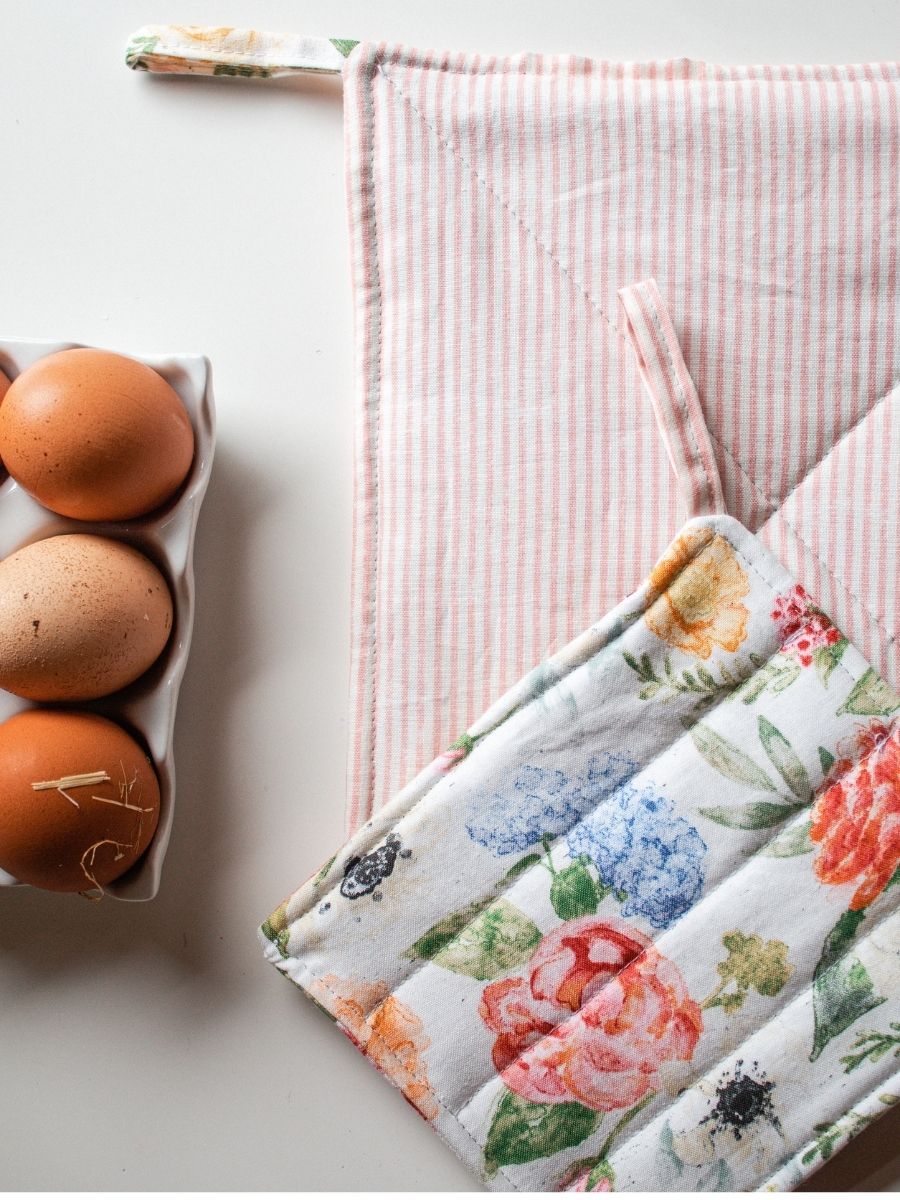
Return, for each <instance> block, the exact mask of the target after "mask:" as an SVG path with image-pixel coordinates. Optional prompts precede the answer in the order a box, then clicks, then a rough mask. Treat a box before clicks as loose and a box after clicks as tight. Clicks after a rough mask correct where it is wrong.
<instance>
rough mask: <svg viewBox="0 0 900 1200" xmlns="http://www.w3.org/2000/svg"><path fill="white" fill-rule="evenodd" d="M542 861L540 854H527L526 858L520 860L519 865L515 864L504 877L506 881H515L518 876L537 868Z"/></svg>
mask: <svg viewBox="0 0 900 1200" xmlns="http://www.w3.org/2000/svg"><path fill="white" fill-rule="evenodd" d="M540 861H541V856H540V855H539V854H526V855H525V857H524V858H520V859H519V861H518V862H517V863H514V864H513V865H512V866H511V867H510V868H509V870H508V871H507V872H506V874H505V875H504V879H515V878H516V876H517V875H521V874H522V873H523V871H527V870H529V868H531V867H536V866H537V865H538V863H539V862H540Z"/></svg>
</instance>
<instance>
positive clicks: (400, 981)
mask: <svg viewBox="0 0 900 1200" xmlns="http://www.w3.org/2000/svg"><path fill="white" fill-rule="evenodd" d="M707 530H708V531H709V533H710V537H709V538H708V539H707V541H705V542H704V543H703V544H702V545H701V546H698V547H697V548H696V549H695V550H694V553H693V554H692V556H691V557H690V558H689V559H688V560H687V561H686V562H685V564H684V566H683V567H682V568H681V571H679V573H678V575H677V576H675V577H674V578H673V581H672V582H674V579H677V578H678V577H679V576H680V574H681V572H682V571H684V570H686V569H687V567H688V566H689V565H690V563H691V562H693V561H694V559H695V558H696V557H697V556H698V555H700V554H702V553H703V551H704V549H705V548H706V547H707V546H708V545H709V543H710V541H711V540H712V539H713V537H715V536H717V535H718V536H720V537H722V538H724V539H725V540H726V541H728V544H729V545H730V546H731V547H732V549H733V550H734V552H735V554H736V555H737V556H738V557H739V558H740V560H741V561H742V562H743V563H744V565H745V566H746V567H747V568H748V570H750V571H752V572H753V573H754V574H755V575H756V576H757V577H758V578H759V579H761V580H762V582H763V583H764V584H765V585H766V587H768V588H769V590H770V591H772V592H773V593H774V592H775V585H774V584H773V583H772V581H771V580H769V579H768V578H766V576H764V575H763V574H762V572H761V571H760V570H759V568H758V567H757V566H756V565H755V564H754V563H752V562H751V561H750V560H749V559H748V558H747V557H746V556H745V555H744V554H742V553H741V551H740V550H739V549H738V548H737V547H736V546H735V545H734V543H733V542H732V541H731V540H730V539H729V538H728V537H727V535H726V534H724V533H722V531H721V530H719V529H718V528H717V527H715V526H714V525H711V524H710V525H707ZM644 600H645V602H646V600H647V597H644ZM647 606H648V607H649V605H647ZM608 644H609V645H612V644H613V643H612V641H611V642H610V643H608ZM773 645H774V642H773ZM777 653H778V649H777V647H776V648H775V649H773V651H772V654H771V655H768V656H767V657H766V659H765V661H764V663H763V667H764V666H765V665H766V664H767V663H769V662H771V660H772V658H773V657H774V656H775V655H776V654H777ZM580 665H584V664H578V665H576V666H575V667H572V668H570V669H569V671H567V672H566V674H565V675H563V676H561V677H560V679H559V680H557V681H556V682H557V684H558V683H559V682H561V681H562V680H563V679H565V678H566V676H567V675H569V674H571V673H572V672H573V671H575V670H578V666H580ZM763 667H760V668H759V670H762V669H763ZM837 669H838V670H840V671H841V672H842V673H843V674H845V675H846V676H847V679H848V681H849V682H850V683H851V684H852V683H854V682H855V680H854V678H853V676H851V675H850V672H849V671H848V670H847V668H846V665H845V664H843V663H842V662H838V664H837ZM754 674H755V673H754ZM730 695H731V693H729V694H728V695H726V696H725V697H723V698H722V699H721V700H720V701H719V702H718V703H717V704H716V705H714V708H718V707H720V706H721V705H722V704H724V703H726V702H727V700H728V698H729V696H730ZM539 699H540V698H539V697H532V698H531V699H530V700H529V701H528V702H527V703H525V704H523V705H522V707H521V709H516V710H514V711H515V712H516V713H518V712H523V711H525V710H526V709H527V708H529V707H530V706H531V705H532V704H535V703H537V702H538V700H539ZM710 711H712V710H710ZM508 715H509V716H510V717H511V716H512V715H513V713H512V712H511V713H509V714H508ZM689 736H690V734H689V732H685V733H683V734H681V735H680V736H679V737H678V738H677V739H676V740H675V741H674V742H669V743H668V744H666V745H665V746H664V747H663V748H662V749H661V750H660V751H659V752H658V753H657V754H655V755H654V756H653V758H651V759H650V760H649V761H648V762H647V763H645V764H643V765H642V766H641V768H640V772H639V773H644V772H646V771H648V770H649V769H650V767H651V766H652V765H653V763H654V762H656V761H657V760H658V759H659V758H660V757H661V756H662V755H663V754H667V753H669V752H671V750H672V749H673V748H674V747H675V746H676V745H678V744H680V743H681V742H682V741H683V740H684V739H685V738H687V737H689ZM437 782H438V781H437V780H436V781H434V782H433V783H432V785H431V788H433V787H434V786H435V784H436V783H437ZM431 788H429V790H428V791H427V792H425V793H424V794H423V795H422V796H420V797H419V799H418V800H416V802H415V803H414V804H413V805H412V807H411V808H410V809H409V810H408V811H407V812H405V813H403V814H402V815H401V816H399V817H398V818H397V820H396V821H395V822H394V823H393V824H392V825H391V826H390V827H389V829H387V830H385V831H384V832H383V833H382V834H381V835H380V836H379V837H378V838H377V839H375V840H374V841H373V842H370V843H369V848H371V846H372V845H377V844H378V843H380V842H381V841H382V840H383V839H384V837H386V836H387V835H388V833H389V832H390V831H391V830H394V829H396V828H397V827H398V826H399V825H400V823H401V822H402V821H404V820H406V819H407V818H408V817H410V816H411V815H412V814H413V812H414V811H415V809H416V808H418V807H419V805H420V804H422V803H423V801H424V800H425V799H426V798H427V796H428V794H429V792H430V791H431ZM602 803H603V801H599V802H598V804H597V805H595V806H594V809H593V810H592V811H596V810H597V808H598V807H599V806H600V804H602ZM563 836H565V835H563V834H560V835H558V836H557V837H556V838H554V839H552V842H551V845H552V846H554V847H555V846H557V845H558V844H559V841H560V839H561V838H562V837H563ZM761 848H762V847H761ZM360 849H361V848H360V847H358V846H357V847H354V850H355V851H359V850H360ZM339 853H340V852H339ZM744 865H746V864H744ZM539 869H542V868H540V867H539V865H535V866H533V867H531V868H529V870H528V871H525V872H523V873H522V874H520V875H517V876H516V877H515V878H514V879H511V880H510V881H509V882H508V883H507V884H506V886H505V887H503V888H502V889H501V890H500V891H494V890H491V891H488V892H486V893H485V894H484V895H483V896H482V897H481V900H480V901H479V902H480V903H481V904H483V905H484V906H487V905H488V904H491V903H496V902H497V901H498V900H501V899H503V898H504V897H505V896H507V895H508V893H509V892H510V891H511V890H512V889H513V888H514V887H515V886H517V884H518V883H519V882H520V881H522V880H523V879H525V878H527V876H528V875H529V874H531V873H532V872H534V871H537V870H539ZM729 878H730V876H725V877H724V878H723V879H721V880H720V881H719V883H718V884H716V886H715V888H714V889H713V891H712V892H710V893H709V894H708V895H709V896H712V895H713V894H714V892H715V891H717V890H718V888H719V887H721V886H722V884H723V883H725V882H727V880H728V879H729ZM340 882H341V881H340V880H335V882H334V884H333V885H332V887H331V889H330V890H329V891H328V892H326V893H321V894H319V895H317V896H316V897H315V900H314V901H312V900H311V901H310V903H309V904H308V905H307V907H306V908H305V909H304V910H303V912H301V913H299V914H298V915H297V916H296V917H295V918H294V919H293V920H292V921H291V923H290V926H289V928H293V927H294V926H295V925H296V924H298V923H299V922H300V921H302V920H303V919H304V917H306V916H308V915H309V914H310V913H311V911H312V909H313V907H317V906H318V905H320V904H321V903H323V902H324V901H325V900H326V899H328V898H330V897H334V895H335V893H336V892H337V891H339V889H340ZM501 883H502V879H501ZM495 887H496V885H495ZM706 898H708V897H705V898H703V899H706ZM702 902H703V901H702V900H701V901H699V902H698V903H702ZM473 903H474V901H473ZM693 907H696V905H694V906H693ZM690 911H691V910H690V909H689V910H688V912H690ZM686 915H687V913H685V914H683V916H686ZM475 919H476V918H475V917H473V920H475ZM673 928H674V926H673ZM457 936H460V935H457ZM429 966H431V963H430V961H429V960H427V959H426V960H422V961H416V960H414V961H413V962H412V964H411V965H410V967H409V968H407V969H406V970H405V971H404V972H403V973H401V974H400V975H399V976H397V978H396V979H395V982H394V984H393V986H392V988H391V991H392V992H397V991H398V990H399V989H400V988H402V987H405V986H406V985H407V984H408V983H409V982H410V981H411V980H413V979H414V978H415V977H416V976H417V975H418V974H419V972H421V971H424V970H426V969H427V968H428V967H429ZM377 1007H378V1005H376V1006H375V1008H377ZM375 1008H373V1009H371V1010H370V1011H369V1012H367V1013H366V1014H365V1016H366V1018H368V1017H370V1016H371V1015H372V1013H373V1012H374V1011H375Z"/></svg>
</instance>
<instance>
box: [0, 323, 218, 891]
mask: <svg viewBox="0 0 900 1200" xmlns="http://www.w3.org/2000/svg"><path fill="white" fill-rule="evenodd" d="M76 345H77V343H74V342H38V341H4V340H2V339H0V370H2V371H3V372H4V373H5V374H6V375H8V376H9V378H10V379H14V378H15V377H16V376H17V375H20V374H21V373H22V371H24V370H25V368H26V367H29V366H31V364H32V363H34V362H37V360H38V359H39V358H44V357H45V356H46V355H48V354H55V353H56V351H58V350H70V349H74V348H75V347H76ZM102 348H103V349H109V348H110V347H102ZM117 353H121V352H119V351H117ZM129 357H130V358H134V359H136V360H137V361H138V362H142V363H146V364H147V366H148V367H152V368H153V370H154V371H158V372H159V374H160V375H162V377H163V378H164V379H165V380H167V381H168V382H169V383H170V384H171V385H172V387H173V388H174V389H175V391H176V392H177V393H178V395H179V396H180V397H181V400H182V403H183V404H184V406H185V408H186V409H187V412H188V415H189V417H190V419H191V424H192V425H193V427H194V461H193V464H192V465H191V469H190V472H189V473H188V476H187V479H186V480H185V482H184V484H183V485H182V486H181V488H180V489H179V491H178V493H177V494H176V496H175V497H174V498H173V499H172V500H170V501H169V503H168V504H166V505H165V506H164V507H163V508H159V509H157V510H156V511H155V512H153V513H150V514H149V515H148V516H146V517H139V518H136V519H134V520H130V521H104V522H96V521H73V520H70V519H69V518H67V517H60V516H57V515H56V514H55V513H52V512H49V511H48V510H47V509H46V508H43V507H42V506H41V505H40V504H38V502H37V501H36V500H33V499H32V498H31V496H29V495H28V494H27V492H25V491H23V490H22V488H20V487H19V485H18V484H17V483H16V482H15V480H13V479H11V478H9V476H8V475H7V474H6V472H5V471H3V472H2V474H0V479H2V483H0V558H5V557H6V556H7V555H8V554H12V552H13V551H14V550H18V549H19V548H20V547H22V546H26V545H28V544H29V543H31V542H37V541H40V540H41V539H42V538H46V537H53V536H54V534H58V533H96V534H100V535H102V536H104V537H112V538H118V539H119V540H120V541H123V542H127V543H128V544H129V545H131V546H134V547H135V548H136V549H137V550H140V551H141V552H142V553H143V554H145V555H146V556H147V557H148V558H149V559H151V560H152V561H153V562H154V563H155V564H156V565H157V567H159V569H160V570H161V571H162V573H163V575H165V577H166V579H167V580H168V583H169V587H170V588H171V591H172V599H173V601H174V608H175V616H174V623H173V629H172V636H171V637H170V638H169V641H168V644H167V645H166V648H165V650H164V651H163V653H162V655H161V656H160V658H159V659H158V660H157V661H156V662H155V663H154V664H153V666H152V667H151V668H150V670H149V671H148V672H147V673H146V674H145V675H142V676H141V678H140V679H138V680H137V681H136V682H135V683H133V684H131V685H130V686H129V687H127V688H123V689H122V690H121V691H119V692H116V693H115V694H114V695H112V696H105V697H103V698H102V699H100V700H93V701H88V702H86V703H84V704H79V705H71V706H66V707H77V708H83V709H88V710H90V711H92V712H97V713H100V714H101V715H103V716H105V717H109V718H110V719H111V720H113V721H116V722H118V723H119V724H120V725H122V726H124V727H125V728H126V729H127V730H128V731H129V732H130V733H132V734H134V735H136V736H137V739H138V741H140V742H142V743H143V744H144V746H145V748H146V750H147V752H148V753H149V755H150V757H151V758H152V759H153V763H154V765H155V767H156V773H157V775H158V776H159V790H160V812H159V825H158V827H157V830H156V834H155V836H154V838H153V841H152V842H151V843H150V846H149V848H148V850H147V852H146V854H145V855H144V856H143V858H141V860H140V861H139V862H137V863H135V865H134V866H133V867H132V868H131V870H130V871H127V872H126V873H125V874H124V875H122V876H121V877H120V878H119V879H117V880H114V881H113V882H112V883H110V884H108V885H107V886H106V888H105V889H104V891H105V892H106V894H107V895H108V896H112V897H114V898H115V899H117V900H152V899H153V897H154V896H155V895H156V893H157V891H158V889H159V881H160V875H161V872H162V864H163V859H164V858H165V856H166V849H167V847H168V844H169V836H170V833H171V830H172V817H173V813H174V808H175V767H174V760H173V753H172V735H173V730H174V726H175V709H176V705H177V703H178V691H179V688H180V686H181V680H182V677H183V675H184V669H185V666H186V663H187V656H188V650H189V649H190V644H191V630H192V628H193V622H194V569H193V551H194V533H195V531H196V528H197V518H198V517H199V515H200V505H201V503H202V501H203V495H204V493H205V491H206V485H207V483H208V482H209V474H210V470H211V468H212V460H213V450H214V445H215V408H214V404H213V393H212V374H211V370H210V365H209V360H208V359H206V358H203V357H201V356H199V355H172V356H171V357H169V358H145V357H143V356H142V355H139V354H130V355H129ZM33 707H35V705H32V704H31V703H30V702H29V701H26V700H21V699H20V698H19V697H18V696H13V695H11V694H10V693H9V692H5V691H2V690H0V721H5V720H6V718H7V717H11V716H12V715H13V714H14V713H17V712H21V711H22V710H23V709H26V708H33ZM54 707H57V706H54ZM11 886H22V885H21V884H19V881H18V880H16V879H13V878H12V877H11V876H10V875H7V874H6V873H5V872H3V871H0V887H11Z"/></svg>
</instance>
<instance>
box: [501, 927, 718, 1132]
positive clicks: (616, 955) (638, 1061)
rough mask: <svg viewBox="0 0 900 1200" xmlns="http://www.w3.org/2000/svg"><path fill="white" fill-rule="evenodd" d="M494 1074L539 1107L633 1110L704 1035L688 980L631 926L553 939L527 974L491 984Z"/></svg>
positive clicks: (567, 931)
mask: <svg viewBox="0 0 900 1200" xmlns="http://www.w3.org/2000/svg"><path fill="white" fill-rule="evenodd" d="M480 1012H481V1017H482V1020H483V1021H484V1023H485V1024H486V1025H487V1026H488V1028H489V1029H491V1030H493V1031H494V1032H495V1033H496V1034H497V1039H496V1041H495V1042H494V1048H493V1059H494V1065H495V1066H496V1068H497V1070H498V1072H499V1073H500V1074H501V1075H502V1077H503V1080H504V1082H505V1083H506V1085H507V1087H508V1088H509V1089H510V1091H513V1092H516V1093H517V1094H518V1095H519V1096H523V1097H524V1098H525V1099H526V1100H530V1101H532V1102H534V1103H537V1104H560V1103H563V1102H566V1101H576V1102H577V1103H579V1104H583V1105H585V1106H586V1107H587V1108H592V1109H594V1110H595V1111H597V1112H608V1111H610V1110H612V1109H617V1108H627V1107H629V1106H630V1105H633V1104H634V1103H635V1102H636V1101H638V1100H640V1099H641V1097H642V1096H644V1095H645V1094H646V1093H647V1092H648V1091H649V1090H650V1089H651V1088H653V1087H655V1086H656V1082H657V1080H656V1075H657V1071H658V1069H659V1067H660V1066H661V1065H662V1064H663V1063H665V1062H667V1061H670V1060H672V1059H681V1060H683V1061H687V1060H689V1059H690V1058H691V1057H692V1056H693V1053H694V1047H695V1046H696V1044H697V1039H698V1038H699V1036H700V1032H701V1030H702V1028H703V1023H702V1017H701V1013H700V1007H699V1005H698V1004H697V1003H696V1002H695V1001H694V1000H692V999H691V997H690V995H689V993H688V990H687V986H686V984H685V982H684V979H683V978H682V975H681V972H680V971H679V970H678V968H677V967H676V966H675V964H674V963H672V962H670V961H669V960H668V959H666V958H663V956H662V955H661V954H659V952H658V951H657V950H656V949H655V948H654V947H653V945H652V944H651V943H650V942H649V940H648V939H647V938H646V937H644V935H643V934H642V933H640V932H639V931H638V930H637V929H634V928H633V927H632V926H630V925H627V924H626V923H625V922H624V921H619V920H615V919H612V918H607V919H605V920H599V919H598V918H597V917H580V918H578V919H577V920H574V921H567V922H566V923H565V924H564V925H561V926H560V927H559V928H558V929H555V930H553V931H552V932H551V933H548V934H547V936H546V937H545V938H544V939H543V940H542V941H541V943H540V945H539V946H538V948H537V949H536V951H535V952H534V955H533V956H532V958H531V961H530V962H529V963H528V965H527V967H526V969H525V973H524V974H523V975H520V976H513V977H511V978H509V979H501V980H498V981H497V982H495V983H491V984H488V986H487V987H486V988H485V990H484V994H483V996H482V1001H481V1007H480Z"/></svg>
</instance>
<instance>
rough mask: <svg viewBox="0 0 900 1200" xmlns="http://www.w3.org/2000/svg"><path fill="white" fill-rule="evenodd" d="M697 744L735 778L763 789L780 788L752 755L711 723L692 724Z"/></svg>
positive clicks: (711, 761)
mask: <svg viewBox="0 0 900 1200" xmlns="http://www.w3.org/2000/svg"><path fill="white" fill-rule="evenodd" d="M689 732H690V735H691V738H692V740H693V742H694V745H695V746H696V747H697V749H698V750H699V751H700V753H701V754H702V755H703V757H704V758H705V759H706V761H707V762H708V763H709V765H710V766H711V767H713V768H714V770H716V771H718V772H719V773H720V774H721V775H724V776H725V777H726V779H733V780H734V782H735V783H745V784H747V786H748V787H754V788H757V789H758V790H760V791H763V792H775V791H777V790H778V789H777V788H776V787H775V784H774V783H772V781H771V779H770V778H769V777H768V775H767V774H766V773H765V771H764V770H763V769H762V767H758V766H757V765H756V763H755V762H754V761H753V759H752V758H750V757H748V756H747V755H746V754H745V753H744V752H743V750H741V749H740V748H739V747H738V746H736V745H735V744H734V743H733V742H729V741H728V739H727V738H724V737H722V735H721V734H720V733H716V731H715V730H714V729H712V728H711V727H710V726H709V725H704V724H703V722H702V721H698V722H697V724H696V725H693V726H690V727H689Z"/></svg>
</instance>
